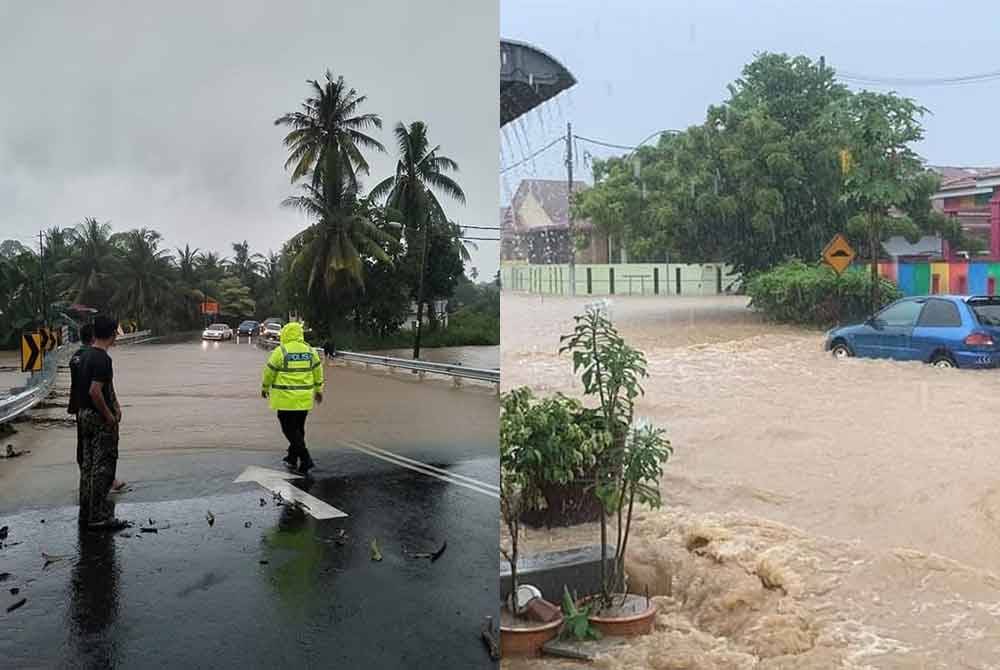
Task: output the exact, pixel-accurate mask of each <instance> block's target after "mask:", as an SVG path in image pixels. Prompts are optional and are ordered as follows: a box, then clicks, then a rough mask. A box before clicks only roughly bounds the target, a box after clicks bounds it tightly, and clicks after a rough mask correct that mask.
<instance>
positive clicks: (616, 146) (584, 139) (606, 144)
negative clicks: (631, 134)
mask: <svg viewBox="0 0 1000 670" xmlns="http://www.w3.org/2000/svg"><path fill="white" fill-rule="evenodd" d="M573 137H575V138H576V139H578V140H580V141H582V142H589V143H591V144H596V145H598V146H602V147H608V148H609V149H622V150H623V151H635V150H636V149H637V148H638V147H627V146H625V145H623V144H611V143H610V142H602V141H601V140H592V139H590V138H589V137H582V136H581V135H574V136H573Z"/></svg>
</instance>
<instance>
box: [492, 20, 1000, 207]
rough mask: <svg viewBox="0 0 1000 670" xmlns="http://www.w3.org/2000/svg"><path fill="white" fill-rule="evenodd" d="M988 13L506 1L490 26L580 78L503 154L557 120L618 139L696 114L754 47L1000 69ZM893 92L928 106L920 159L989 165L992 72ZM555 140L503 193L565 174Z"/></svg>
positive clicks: (849, 67)
mask: <svg viewBox="0 0 1000 670" xmlns="http://www.w3.org/2000/svg"><path fill="white" fill-rule="evenodd" d="M998 9H1000V7H998V6H997V3H996V1H995V0H978V1H977V0H971V1H967V2H962V3H942V2H940V1H939V0H655V1H654V0H648V1H642V0H575V1H574V2H572V3H569V2H567V1H566V0H558V1H556V0H503V2H502V5H501V9H500V26H501V28H500V34H501V35H502V36H503V37H506V38H511V39H520V40H525V41H528V42H531V43H533V44H536V45H537V46H540V47H541V48H543V49H544V50H546V51H547V52H549V53H550V54H551V55H553V56H554V57H555V58H557V59H558V60H560V61H561V62H562V63H563V64H564V65H565V66H566V67H567V68H569V70H570V71H571V72H573V73H574V75H575V76H576V77H577V79H578V82H579V83H578V84H577V85H576V86H575V87H574V88H573V89H571V90H570V91H569V92H567V93H565V94H563V95H562V96H560V97H559V98H557V99H556V100H554V101H553V103H552V104H549V105H547V106H546V108H545V109H544V110H542V111H541V113H540V114H532V115H530V116H529V118H527V119H526V120H525V121H524V123H523V124H522V127H521V128H520V129H518V131H517V132H514V131H513V130H508V129H505V132H504V133H502V135H503V139H502V143H501V151H502V154H501V164H504V165H510V164H512V163H514V162H515V161H516V160H519V159H520V158H521V157H522V156H523V155H525V154H528V153H530V151H529V149H532V148H534V149H537V148H541V147H542V146H544V145H545V144H546V143H548V141H549V140H550V139H551V138H553V137H555V136H557V135H558V134H559V133H565V128H566V122H567V121H572V123H573V130H574V132H575V133H577V134H579V135H583V136H585V137H590V138H594V139H600V140H606V141H610V142H612V143H617V144H634V143H636V142H639V141H640V140H642V139H643V138H645V137H646V136H647V135H649V134H650V133H653V132H655V131H658V130H662V129H667V128H684V127H687V126H689V125H692V124H695V123H699V122H701V121H702V120H704V114H705V109H706V107H707V106H708V105H709V104H712V103H716V102H720V101H722V100H723V99H724V98H725V97H726V84H727V83H729V82H732V81H733V80H734V79H736V78H737V77H738V76H739V73H740V70H741V68H742V66H743V65H744V64H745V63H746V62H748V61H750V60H751V59H752V58H753V55H754V52H756V51H775V52H787V53H789V54H793V55H798V54H805V55H808V56H810V57H813V58H818V57H820V56H825V57H826V62H827V64H828V65H830V66H832V67H834V68H836V69H838V70H842V71H845V72H851V73H855V74H863V75H869V76H878V77H905V78H914V77H939V76H940V77H948V76H960V75H966V74H977V73H981V72H988V71H995V70H1000V53H998V51H997V44H998V41H997V28H998V26H1000V18H998V16H997V10H998ZM873 88H874V87H873ZM879 90H890V89H889V88H879ZM898 92H899V93H901V94H903V95H907V96H909V97H913V98H915V99H917V101H918V102H920V103H921V104H923V105H924V106H925V107H928V108H929V109H930V110H931V112H932V114H931V115H930V116H928V117H926V119H925V128H926V133H927V138H926V140H925V141H924V142H923V144H922V146H920V147H919V149H920V151H921V153H922V154H923V155H924V157H925V158H926V159H927V160H928V161H929V162H931V163H938V164H950V165H971V166H978V165H1000V143H998V141H997V139H996V136H997V134H996V131H995V128H994V125H995V124H994V123H993V122H992V121H991V119H992V118H993V116H995V115H994V113H993V112H994V110H996V109H997V107H998V105H1000V81H998V80H994V81H991V82H989V83H981V84H976V85H969V86H952V87H937V88H929V87H899V88H898ZM561 146H562V145H557V148H553V149H552V150H551V151H548V152H546V153H545V154H543V155H542V156H540V157H539V158H538V159H537V160H536V161H534V163H533V164H528V165H526V166H525V167H524V168H523V169H518V170H513V171H511V172H509V173H508V174H506V175H504V177H503V178H501V198H504V199H508V198H509V197H510V194H511V191H512V189H514V188H516V186H517V183H518V181H519V180H520V179H521V178H524V177H528V176H539V177H559V178H563V177H564V176H565V168H564V167H563V165H562V149H561ZM578 149H579V151H580V153H581V154H583V153H584V152H590V153H591V154H592V155H595V156H607V155H608V154H609V153H614V152H613V151H610V150H604V149H600V148H597V147H595V146H592V145H588V144H586V143H582V142H581V143H578ZM619 153H620V152H619ZM582 167H583V169H582V170H580V171H581V172H583V173H584V176H586V177H588V178H589V177H590V170H589V169H588V168H587V166H586V164H585V163H584V164H583V165H582Z"/></svg>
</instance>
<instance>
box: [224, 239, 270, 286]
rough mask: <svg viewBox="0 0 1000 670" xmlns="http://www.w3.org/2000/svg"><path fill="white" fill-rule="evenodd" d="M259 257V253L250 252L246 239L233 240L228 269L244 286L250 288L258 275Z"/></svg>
mask: <svg viewBox="0 0 1000 670" xmlns="http://www.w3.org/2000/svg"><path fill="white" fill-rule="evenodd" d="M261 258H262V257H261V255H260V254H251V253H250V245H249V244H248V243H247V241H246V240H243V241H242V242H233V258H232V260H230V261H229V263H228V269H229V271H230V272H232V273H233V274H235V275H236V276H237V277H238V278H239V280H240V282H242V283H243V285H244V286H247V287H251V288H252V287H253V285H254V284H256V283H257V279H258V278H259V277H260V271H261Z"/></svg>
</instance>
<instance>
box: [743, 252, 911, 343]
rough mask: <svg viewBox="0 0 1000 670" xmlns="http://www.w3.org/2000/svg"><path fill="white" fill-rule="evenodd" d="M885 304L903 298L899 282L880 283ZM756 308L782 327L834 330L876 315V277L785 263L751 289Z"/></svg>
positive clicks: (758, 278) (755, 281)
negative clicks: (800, 326) (874, 302)
mask: <svg viewBox="0 0 1000 670" xmlns="http://www.w3.org/2000/svg"><path fill="white" fill-rule="evenodd" d="M879 284H880V287H879V292H878V295H879V303H878V304H879V305H885V304H888V303H890V302H892V301H893V300H898V299H899V298H901V297H903V296H902V293H901V292H900V290H899V287H897V286H896V284H895V283H893V282H891V281H888V280H886V279H884V278H880V279H879ZM746 293H747V295H748V296H749V297H750V300H751V302H750V304H751V307H753V309H755V310H757V311H759V312H760V313H761V314H762V315H763V316H764V317H765V318H767V319H768V320H771V321H776V322H779V323H791V324H797V325H802V326H818V327H829V326H833V325H837V324H841V323H846V322H850V321H860V320H862V319H864V318H865V317H867V316H869V315H870V314H871V312H872V311H873V310H872V294H873V291H872V277H871V275H870V274H869V273H868V272H866V271H863V270H861V269H858V268H855V269H851V270H848V271H847V272H845V273H844V274H843V275H842V276H839V277H838V276H837V273H835V272H834V271H833V270H832V269H831V268H829V267H827V266H826V265H822V264H817V263H814V264H811V265H807V264H805V263H802V262H800V261H791V262H788V263H783V264H781V265H779V266H777V267H776V268H774V269H772V270H768V271H767V272H762V273H759V274H757V275H756V276H755V277H754V278H753V279H751V280H750V281H749V282H748V283H747V285H746Z"/></svg>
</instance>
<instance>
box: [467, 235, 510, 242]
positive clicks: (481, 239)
mask: <svg viewBox="0 0 1000 670" xmlns="http://www.w3.org/2000/svg"><path fill="white" fill-rule="evenodd" d="M458 239H459V240H473V241H475V242H499V241H500V238H499V237H465V236H462V237H460V238H458Z"/></svg>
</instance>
